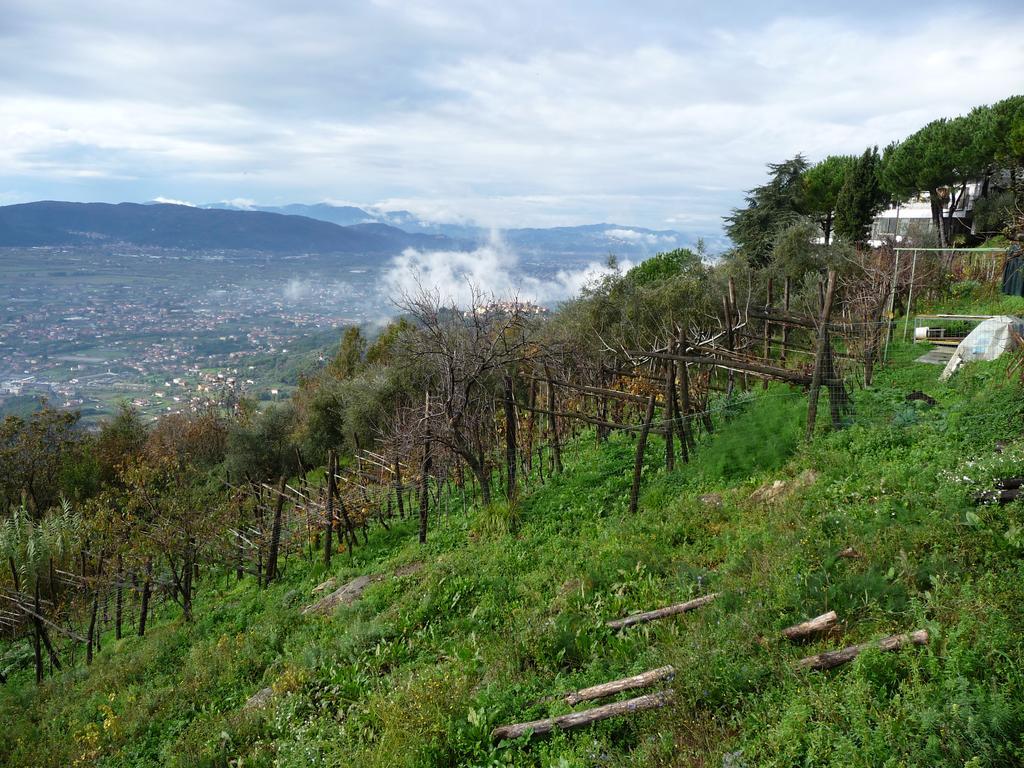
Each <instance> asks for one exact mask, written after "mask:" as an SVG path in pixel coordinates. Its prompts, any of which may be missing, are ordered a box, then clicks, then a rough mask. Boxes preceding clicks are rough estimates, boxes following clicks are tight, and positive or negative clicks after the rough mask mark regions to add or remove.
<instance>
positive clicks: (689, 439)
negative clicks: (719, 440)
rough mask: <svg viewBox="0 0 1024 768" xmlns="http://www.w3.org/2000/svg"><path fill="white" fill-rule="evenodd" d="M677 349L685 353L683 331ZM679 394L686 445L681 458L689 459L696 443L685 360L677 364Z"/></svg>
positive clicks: (684, 334) (688, 372) (684, 335)
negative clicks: (684, 452) (690, 450)
mask: <svg viewBox="0 0 1024 768" xmlns="http://www.w3.org/2000/svg"><path fill="white" fill-rule="evenodd" d="M677 349H678V350H679V352H681V353H682V354H684V355H685V354H686V333H685V332H683V331H680V333H679V346H678V347H677ZM679 394H680V395H681V399H682V419H681V421H680V424H681V425H682V429H683V442H684V444H685V445H686V446H687V452H686V455H685V456H684V458H683V460H684V461H689V458H690V457H689V449H690V448H693V447H695V445H696V443H695V442H694V440H693V424H692V423H691V421H690V410H691V408H690V369H689V366H688V365H687V364H686V363H685V362H684V363H682V364H680V366H679Z"/></svg>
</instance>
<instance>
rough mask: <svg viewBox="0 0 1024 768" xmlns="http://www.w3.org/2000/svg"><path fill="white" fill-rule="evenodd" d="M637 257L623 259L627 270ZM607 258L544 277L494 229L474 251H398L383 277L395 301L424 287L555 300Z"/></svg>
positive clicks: (451, 296)
mask: <svg viewBox="0 0 1024 768" xmlns="http://www.w3.org/2000/svg"><path fill="white" fill-rule="evenodd" d="M632 266H633V262H631V261H629V260H623V261H621V262H620V263H619V267H620V268H621V269H622V270H628V269H630V268H631V267H632ZM611 271H612V270H611V268H610V267H608V266H607V265H605V264H600V263H598V262H592V263H590V264H587V265H585V266H583V267H579V268H576V269H562V270H559V271H558V272H556V273H555V274H554V275H553V276H552V277H551V278H550V279H547V280H544V279H541V278H538V277H535V276H532V275H527V274H525V273H524V272H523V270H522V269H521V268H520V265H519V259H518V256H517V255H516V254H515V252H514V251H512V250H511V249H509V247H508V246H507V245H506V244H505V243H504V241H502V240H501V238H500V236H499V235H498V234H497V233H492V234H491V238H490V241H489V242H488V243H487V244H486V245H483V246H480V247H479V248H477V249H476V250H474V251H420V250H416V249H413V248H409V249H406V250H405V251H404V252H403V253H402V254H401V255H400V256H397V257H395V258H394V259H393V260H392V262H391V264H390V265H389V267H388V269H387V270H386V271H385V272H384V275H383V277H382V279H381V283H380V292H381V295H382V296H383V297H384V298H385V299H386V300H388V301H390V302H391V303H392V304H394V303H398V302H400V301H401V300H402V299H403V297H407V296H416V295H418V294H419V293H420V292H421V291H427V292H432V293H433V292H436V293H437V294H438V295H439V296H440V298H441V300H442V301H444V302H451V303H453V304H454V305H455V306H458V307H463V308H465V307H468V306H469V305H470V304H471V302H472V299H473V293H474V290H483V291H484V292H486V293H487V294H490V295H493V296H494V297H495V298H496V299H515V298H518V299H521V300H524V301H532V302H535V303H537V304H541V305H545V306H551V305H553V304H556V303H558V302H560V301H564V300H565V299H568V298H571V297H572V296H575V295H576V294H578V293H579V292H580V290H581V289H582V288H583V287H584V286H586V285H588V284H590V283H592V282H594V281H596V280H598V279H600V278H601V277H602V276H604V275H606V274H608V273H609V272H611Z"/></svg>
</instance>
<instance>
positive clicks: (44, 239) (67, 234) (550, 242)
mask: <svg viewBox="0 0 1024 768" xmlns="http://www.w3.org/2000/svg"><path fill="white" fill-rule="evenodd" d="M501 234H502V238H503V239H504V241H505V242H506V243H507V244H508V245H509V246H510V247H511V248H513V249H515V250H517V251H519V252H522V253H527V254H544V253H550V254H572V255H578V256H597V257H603V256H606V255H607V254H609V253H614V254H616V255H618V256H624V257H634V258H635V257H640V258H643V257H645V256H648V255H651V254H653V253H657V252H658V251H664V250H670V249H672V248H677V247H680V246H682V245H687V244H688V242H687V240H686V238H684V236H683V235H681V234H680V233H679V232H675V231H672V230H661V231H658V230H650V229H645V228H642V227H626V226H620V225H617V224H589V225H584V226H576V227H553V228H546V229H545V228H530V229H508V230H504V231H503V232H502V233H501ZM490 237H491V232H490V230H488V229H485V228H483V227H478V226H475V225H472V224H448V223H436V222H430V221H425V220H422V219H420V218H419V217H417V216H415V215H414V214H412V213H410V212H408V211H391V212H373V211H368V210H365V209H363V208H358V207H355V206H335V205H330V204H327V203H319V204H315V205H302V204H292V205H285V206H278V207H269V206H264V207H252V208H246V209H239V208H237V207H232V206H230V205H227V204H211V205H208V206H203V207H196V206H189V205H175V204H169V203H116V204H113V203H70V202H60V201H40V202H34V203H22V204H18V205H8V206H0V247H32V246H60V245H68V246H74V245H93V246H96V245H104V244H133V245H137V246H155V247H162V248H182V249H190V250H235V251H244V250H253V251H265V252H272V253H290V254H295V253H323V254H326V253H344V254H380V255H388V254H396V253H400V252H401V251H403V250H405V249H406V248H416V249H419V250H472V249H473V248H475V247H477V246H479V245H480V244H481V243H485V242H487V241H488V240H489V239H490Z"/></svg>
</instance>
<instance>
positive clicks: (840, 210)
mask: <svg viewBox="0 0 1024 768" xmlns="http://www.w3.org/2000/svg"><path fill="white" fill-rule="evenodd" d="M880 163H881V160H880V158H879V156H878V147H868V148H867V149H865V150H864V154H862V155H861V156H860V157H859V158H857V160H856V161H855V162H854V165H853V168H852V170H851V171H850V173H848V174H847V177H846V181H845V182H844V183H843V187H842V189H841V190H840V191H839V196H838V198H837V199H836V221H835V228H836V234H837V235H838V236H839V237H841V238H842V239H843V240H845V241H847V242H849V243H854V244H855V245H861V244H863V243H864V242H865V241H866V240H867V238H868V234H869V232H870V227H871V222H872V220H873V219H874V218H875V215H876V214H877V213H878V212H879V211H880V210H881V209H882V207H883V206H884V205H885V202H886V194H885V192H883V191H882V187H881V184H880V182H879V179H878V169H879V165H880Z"/></svg>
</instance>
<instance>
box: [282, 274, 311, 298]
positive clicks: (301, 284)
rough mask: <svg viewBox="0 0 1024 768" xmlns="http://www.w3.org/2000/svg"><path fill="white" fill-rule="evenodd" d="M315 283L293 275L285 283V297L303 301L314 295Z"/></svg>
mask: <svg viewBox="0 0 1024 768" xmlns="http://www.w3.org/2000/svg"><path fill="white" fill-rule="evenodd" d="M313 288H314V286H313V283H311V282H310V281H309V280H301V279H299V278H297V277H293V278H292V279H291V280H289V281H288V282H287V283H285V284H284V291H283V293H284V297H285V298H286V299H287V300H288V301H302V300H303V299H308V298H309V297H310V296H312V295H313Z"/></svg>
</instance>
